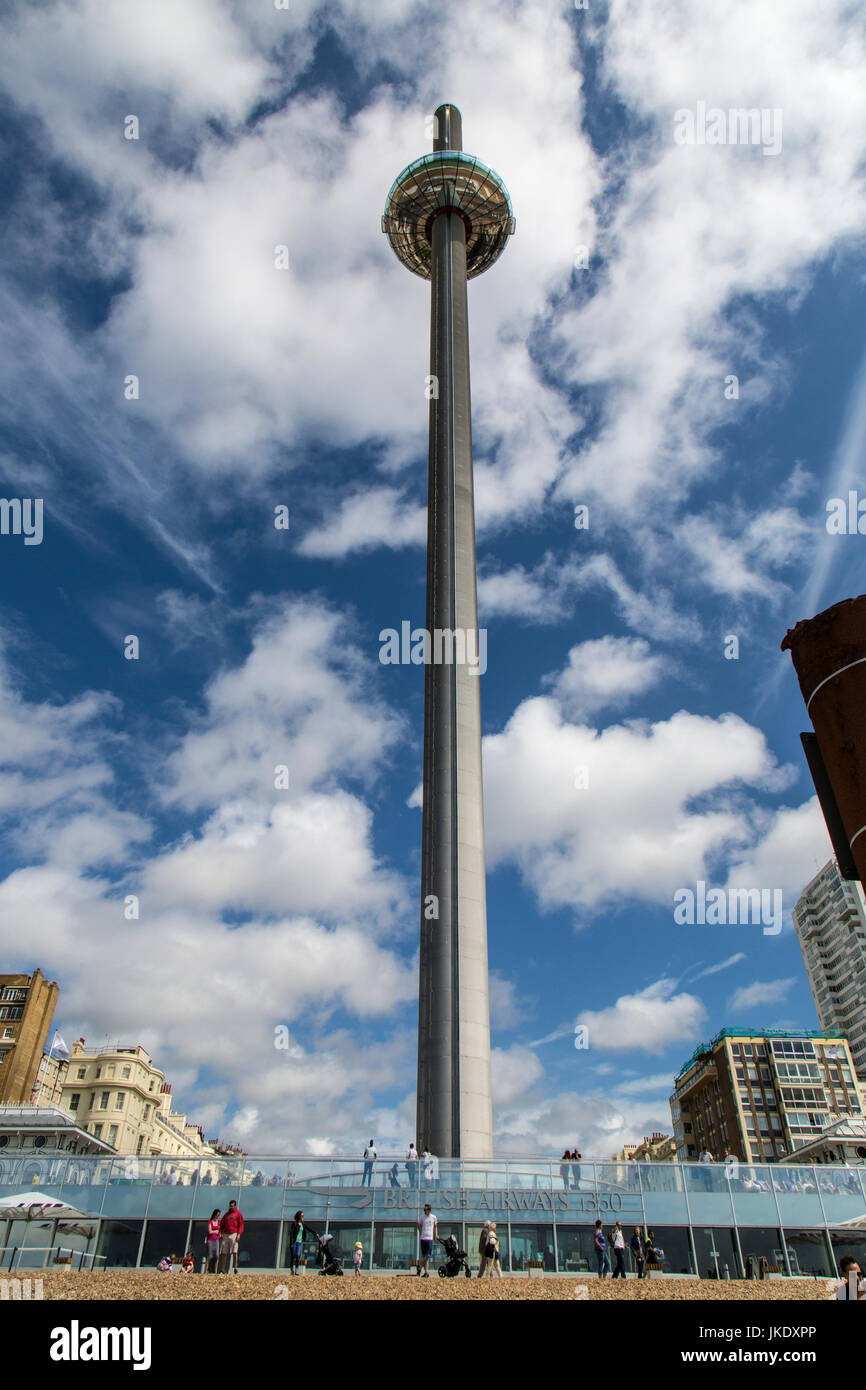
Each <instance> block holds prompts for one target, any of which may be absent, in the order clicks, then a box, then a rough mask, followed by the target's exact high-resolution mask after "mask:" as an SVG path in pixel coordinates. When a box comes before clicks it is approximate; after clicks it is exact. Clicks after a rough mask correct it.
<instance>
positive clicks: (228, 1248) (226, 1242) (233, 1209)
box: [219, 1198, 244, 1274]
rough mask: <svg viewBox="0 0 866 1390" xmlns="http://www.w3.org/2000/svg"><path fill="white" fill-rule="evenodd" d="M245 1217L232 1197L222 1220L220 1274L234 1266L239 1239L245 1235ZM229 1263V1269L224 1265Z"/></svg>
mask: <svg viewBox="0 0 866 1390" xmlns="http://www.w3.org/2000/svg"><path fill="white" fill-rule="evenodd" d="M243 1231H244V1218H243V1215H242V1214H241V1212H240V1210H239V1208H238V1204H237V1202H236V1201H235V1200H234V1198H232V1200H231V1201H230V1202H229V1204H228V1208H227V1210H226V1213H225V1215H224V1216H223V1219H222V1221H221V1222H220V1271H219V1272H220V1274H226V1273H227V1272H228V1270H230V1269H231V1267H232V1258H233V1256H234V1253H235V1251H236V1250H237V1248H238V1240H239V1239H240V1237H241V1236H242V1235H243ZM225 1264H227V1265H228V1270H226V1269H224V1268H223V1266H224V1265H225Z"/></svg>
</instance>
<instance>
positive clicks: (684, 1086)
mask: <svg viewBox="0 0 866 1390" xmlns="http://www.w3.org/2000/svg"><path fill="white" fill-rule="evenodd" d="M718 1075H719V1069H718V1067H717V1066H716V1063H715V1060H713V1061H711V1062H705V1063H704V1064H703V1066H701V1067H698V1069H697V1071H696V1072H695V1073H694V1074H693V1075H692V1076H690V1077H688V1078H687V1079H686V1080H685V1081H681V1082H680V1084H679V1086H677V1088H676V1090H675V1091H674V1096H675V1097H676V1099H677V1100H678V1101H680V1102H682V1099H683V1097H684V1096H687V1095H689V1094H690V1093H691V1092H692V1091H694V1090H695V1088H696V1087H698V1086H701V1085H703V1084H704V1083H705V1082H707V1081H715V1080H717V1079H718Z"/></svg>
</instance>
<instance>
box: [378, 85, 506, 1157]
mask: <svg viewBox="0 0 866 1390" xmlns="http://www.w3.org/2000/svg"><path fill="white" fill-rule="evenodd" d="M433 136H434V138H433V153H432V154H428V155H425V156H424V157H423V158H422V159H416V160H415V161H414V162H413V163H412V164H410V165H408V167H407V168H406V169H404V170H403V172H402V174H400V176H399V178H398V179H396V181H395V182H394V184H393V185H392V187H391V191H390V193H389V194H388V200H387V203H386V205H385V213H384V216H383V218H382V230H383V231H384V232H387V234H388V238H389V240H390V242H391V246H392V247H393V249H394V251H395V252H396V254H397V256H398V257H399V258H400V260H401V261H402V262H403V264H404V265H405V266H407V267H408V269H409V270H411V271H413V273H414V274H415V275H420V276H422V277H423V278H424V279H425V280H429V281H430V289H431V313H430V376H431V378H432V382H431V388H430V393H429V394H430V420H429V426H430V453H429V483H428V498H427V631H428V633H430V635H431V638H432V636H433V634H434V633H448V634H451V633H457V634H462V637H463V640H464V641H465V642H466V648H465V650H467V651H472V652H475V653H478V651H479V644H478V607H477V600H476V587H475V501H474V493H473V482H472V423H471V419H470V398H469V325H468V311H467V299H466V282H467V280H470V279H472V277H473V276H475V275H480V274H481V273H482V271H484V270H486V269H487V268H488V266H491V265H492V264H493V262H494V261H495V260H496V259H497V258H498V257H499V255H500V254H501V252H502V250H503V248H504V247H505V243H506V241H507V240H508V237H509V236H510V235H511V233H512V232H513V231H514V218H513V216H512V212H511V203H510V200H509V197H508V193H507V191H506V188H505V185H504V184H503V182H502V180H501V179H500V177H499V175H498V174H496V173H494V171H493V170H492V169H488V168H487V166H486V165H485V164H482V163H481V161H480V160H478V159H475V158H474V157H473V156H472V155H468V154H464V152H463V133H462V122H461V117H460V112H459V111H458V110H457V108H456V106H450V105H445V106H440V107H439V109H438V110H437V112H436V115H435V118H434V129H433ZM472 642H474V645H472ZM455 649H456V650H455ZM446 650H448V647H447V644H446V643H445V642H443V643H442V644H441V646H440V648H439V651H440V653H444V652H445V651H446ZM450 650H451V651H452V652H454V655H455V657H456V656H458V655H459V651H460V644H459V640H455V642H454V645H453V646H452V647H451V648H450ZM433 651H434V652H435V651H436V647H435V644H434V646H433ZM422 834H423V842H422V858H421V976H420V1002H419V1017H418V1122H417V1135H416V1138H417V1145H418V1149H419V1151H423V1149H424V1147H425V1146H426V1147H429V1148H430V1149H431V1151H432V1152H433V1153H435V1154H441V1155H443V1156H448V1157H463V1158H489V1157H491V1156H492V1153H493V1110H492V1103H491V1094H490V1003H489V995H488V977H487V904H486V888H485V870H484V808H483V803H482V790H481V700H480V690H479V673H478V668H477V666H476V667H475V668H474V669H473V667H472V665H471V664H470V663H469V662H468V661H460V660H458V659H455V660H449V661H439V662H438V664H437V662H436V661H434V660H431V661H430V662H429V664H428V665H427V667H426V672H425V686H424V812H423V832H422ZM425 905H426V906H425ZM437 909H438V916H437V915H434V913H435V912H436V911H437Z"/></svg>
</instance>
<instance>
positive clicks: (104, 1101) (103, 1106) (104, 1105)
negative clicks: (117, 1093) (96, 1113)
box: [99, 1091, 111, 1110]
mask: <svg viewBox="0 0 866 1390" xmlns="http://www.w3.org/2000/svg"><path fill="white" fill-rule="evenodd" d="M110 1094H111V1092H110V1091H103V1092H102V1095H101V1096H100V1097H99V1108H100V1110H107V1109H108V1097H109V1095H110Z"/></svg>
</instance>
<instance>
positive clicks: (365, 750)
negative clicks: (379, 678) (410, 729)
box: [164, 600, 403, 808]
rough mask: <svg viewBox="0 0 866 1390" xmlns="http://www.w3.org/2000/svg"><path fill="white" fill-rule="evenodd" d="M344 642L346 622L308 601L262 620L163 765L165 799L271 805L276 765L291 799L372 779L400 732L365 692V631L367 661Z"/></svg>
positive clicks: (187, 803) (348, 631)
mask: <svg viewBox="0 0 866 1390" xmlns="http://www.w3.org/2000/svg"><path fill="white" fill-rule="evenodd" d="M354 638H355V633H354V632H353V630H352V626H351V623H350V620H349V619H348V618H346V617H343V616H340V615H339V614H337V613H336V612H335V611H333V610H332V609H329V608H327V607H326V606H325V605H323V604H320V603H316V602H314V601H312V600H297V601H294V602H287V603H285V604H284V605H283V606H282V607H281V608H280V610H279V611H278V612H277V613H276V614H273V615H271V616H270V617H269V618H267V619H265V620H264V621H263V622H262V623H261V624H260V625H259V627H258V628H257V630H256V632H255V635H254V637H253V644H252V650H251V651H250V653H249V655H248V657H247V659H246V661H244V663H243V664H242V665H241V666H238V667H235V668H233V669H231V670H225V671H222V672H221V673H220V674H218V675H217V676H216V677H215V678H214V679H213V680H212V681H211V682H210V684H209V685H208V687H207V690H206V695H205V698H206V713H205V714H204V716H203V717H202V718H201V719H199V720H198V721H196V722H195V724H194V727H193V729H192V730H191V731H190V732H189V733H188V734H186V735H185V737H184V738H183V740H182V742H181V744H180V746H179V747H178V748H177V749H176V750H175V752H174V753H173V754H172V755H171V756H170V757H169V759H168V761H167V766H166V775H165V778H164V783H165V796H166V799H167V800H169V801H171V802H177V803H179V804H180V805H182V806H184V807H187V808H195V807H199V806H206V807H212V806H218V805H220V804H221V803H223V802H224V801H227V800H232V801H233V800H236V799H239V798H251V799H253V800H255V801H258V802H260V803H265V804H273V803H275V802H278V801H279V800H280V799H285V798H286V795H287V793H286V792H284V791H281V790H278V789H277V788H275V784H274V779H275V769H276V768H277V767H279V766H283V767H288V769H289V792H288V795H289V796H291V797H297V796H298V795H303V794H304V793H305V792H307V791H309V790H312V789H313V788H314V787H316V788H320V787H322V786H326V785H328V784H329V783H331V782H332V781H333V778H334V776H335V774H336V773H337V771H339V772H340V773H341V774H342V775H344V776H345V775H348V776H355V777H369V776H371V775H373V774H374V773H375V771H376V769H377V768H378V767H379V766H380V765H381V763H382V760H383V758H384V757H385V755H386V754H387V752H388V751H389V749H391V748H392V747H393V746H394V744H395V743H396V742H397V740H398V739H399V738H400V736H401V734H402V729H403V725H402V721H401V720H400V718H399V717H398V716H396V715H395V714H394V713H393V712H392V711H390V710H389V709H388V708H387V707H386V706H385V704H384V703H383V702H382V701H381V699H378V698H377V697H376V694H375V691H374V688H373V681H372V677H373V674H374V673H375V672H376V670H377V669H378V668H377V666H376V664H375V654H376V653H377V651H378V648H377V646H375V645H374V643H375V641H376V637H375V634H373V633H372V632H371V634H370V653H369V656H366V655H365V654H363V653H362V652H360V651H359V650H358V649H357V647H356V645H355V641H354ZM362 691H364V692H365V694H364V698H363V699H362V698H361V692H362Z"/></svg>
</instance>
